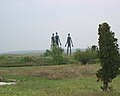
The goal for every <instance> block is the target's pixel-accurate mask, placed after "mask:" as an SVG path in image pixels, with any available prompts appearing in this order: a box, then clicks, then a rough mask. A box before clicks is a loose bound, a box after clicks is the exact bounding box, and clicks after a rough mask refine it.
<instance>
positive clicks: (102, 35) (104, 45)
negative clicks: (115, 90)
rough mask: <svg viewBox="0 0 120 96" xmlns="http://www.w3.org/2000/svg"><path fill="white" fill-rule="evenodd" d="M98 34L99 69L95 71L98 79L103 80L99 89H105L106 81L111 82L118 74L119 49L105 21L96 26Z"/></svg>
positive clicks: (106, 87)
mask: <svg viewBox="0 0 120 96" xmlns="http://www.w3.org/2000/svg"><path fill="white" fill-rule="evenodd" d="M98 35H99V42H98V43H99V51H98V54H99V58H100V62H101V67H102V68H101V69H99V70H98V71H97V73H96V76H97V78H98V81H99V80H101V81H102V82H103V86H101V89H102V90H103V91H107V89H108V88H110V87H109V86H108V83H109V82H111V81H112V80H113V79H114V78H115V77H116V76H117V75H118V74H119V62H118V55H119V49H118V44H117V39H116V38H115V37H114V35H115V34H114V32H112V31H110V26H109V25H108V24H107V23H102V24H100V25H99V28H98Z"/></svg>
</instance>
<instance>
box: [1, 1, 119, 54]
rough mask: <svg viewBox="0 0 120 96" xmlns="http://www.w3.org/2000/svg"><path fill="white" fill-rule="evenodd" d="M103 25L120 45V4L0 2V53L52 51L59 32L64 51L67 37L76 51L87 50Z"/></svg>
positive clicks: (111, 2)
mask: <svg viewBox="0 0 120 96" xmlns="http://www.w3.org/2000/svg"><path fill="white" fill-rule="evenodd" d="M103 22H107V23H108V24H109V25H110V26H111V30H112V31H114V32H115V36H116V37H117V38H118V40H119V42H118V43H119V44H120V0H0V52H6V51H18V50H42V49H49V48H50V38H51V34H52V33H55V32H56V31H57V32H58V34H59V36H60V39H61V42H62V47H63V48H64V45H65V42H66V37H67V34H68V33H71V37H72V39H73V43H74V48H87V47H89V46H91V45H93V44H95V45H97V44H98V31H97V30H98V25H99V24H101V23H103Z"/></svg>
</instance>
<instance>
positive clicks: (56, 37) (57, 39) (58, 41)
mask: <svg viewBox="0 0 120 96" xmlns="http://www.w3.org/2000/svg"><path fill="white" fill-rule="evenodd" d="M55 43H56V45H57V46H58V47H59V44H60V45H61V42H60V38H59V36H58V33H57V32H56V36H55Z"/></svg>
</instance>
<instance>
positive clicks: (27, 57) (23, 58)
mask: <svg viewBox="0 0 120 96" xmlns="http://www.w3.org/2000/svg"><path fill="white" fill-rule="evenodd" d="M32 61H33V58H32V57H29V56H25V57H22V58H21V59H20V62H32Z"/></svg>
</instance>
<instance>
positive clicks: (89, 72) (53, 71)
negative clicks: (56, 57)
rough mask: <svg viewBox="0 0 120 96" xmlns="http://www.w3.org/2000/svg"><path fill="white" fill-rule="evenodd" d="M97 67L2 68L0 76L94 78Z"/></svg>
mask: <svg viewBox="0 0 120 96" xmlns="http://www.w3.org/2000/svg"><path fill="white" fill-rule="evenodd" d="M98 68H99V66H98V65H59V66H58V65H57V66H43V67H29V68H22V67H20V68H4V69H1V70H0V75H1V74H14V75H22V76H37V77H46V78H48V79H64V78H76V77H91V76H95V73H96V71H97V69H98Z"/></svg>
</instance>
